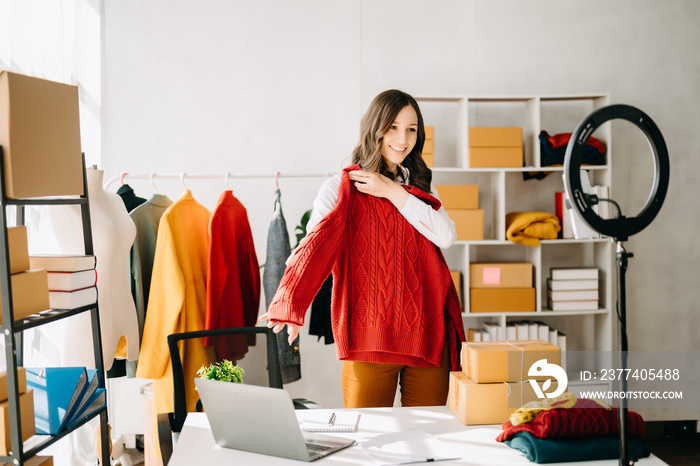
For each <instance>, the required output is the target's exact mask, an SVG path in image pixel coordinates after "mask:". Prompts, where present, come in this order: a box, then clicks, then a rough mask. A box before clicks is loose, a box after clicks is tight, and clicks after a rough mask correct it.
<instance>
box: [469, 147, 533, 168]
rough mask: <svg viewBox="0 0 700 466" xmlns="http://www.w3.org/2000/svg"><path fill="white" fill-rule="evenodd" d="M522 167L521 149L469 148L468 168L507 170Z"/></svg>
mask: <svg viewBox="0 0 700 466" xmlns="http://www.w3.org/2000/svg"><path fill="white" fill-rule="evenodd" d="M522 166H523V148H522V147H470V148H469V167H470V168H493V167H496V168H509V167H522Z"/></svg>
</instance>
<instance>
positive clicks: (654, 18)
mask: <svg viewBox="0 0 700 466" xmlns="http://www.w3.org/2000/svg"><path fill="white" fill-rule="evenodd" d="M104 3H105V4H104V25H105V31H104V40H105V47H104V82H103V112H104V115H105V117H104V119H103V154H102V166H103V168H104V169H105V170H106V178H109V177H110V176H114V175H118V174H121V173H123V172H128V173H141V174H142V173H150V172H154V171H155V172H159V173H179V172H183V171H184V172H188V173H220V174H221V175H222V177H221V181H211V180H210V181H208V182H205V181H198V180H192V181H190V182H188V186H189V187H190V188H191V189H192V191H193V194H194V196H195V198H197V199H199V200H200V201H201V202H202V203H203V204H204V205H206V206H207V207H209V208H213V206H214V203H215V201H216V199H217V197H218V196H219V195H220V193H221V191H222V190H223V188H224V182H223V174H224V173H226V172H246V173H258V172H267V173H271V172H276V171H280V172H282V173H283V174H284V173H294V172H297V173H298V172H308V171H314V172H319V173H324V172H327V171H328V172H337V171H338V170H339V169H340V168H341V167H342V166H344V165H346V164H347V162H348V160H349V158H348V156H349V154H350V151H351V150H352V148H353V146H354V144H355V142H356V138H357V134H358V127H359V119H360V117H361V115H362V113H363V111H364V109H365V108H366V106H367V104H368V103H369V101H370V100H371V99H372V98H373V97H374V95H376V94H377V93H378V92H380V91H382V90H384V89H387V88H401V89H403V90H406V91H408V92H409V93H412V94H415V95H436V94H437V95H443V94H446V95H450V94H467V95H493V94H496V95H510V94H515V95H530V94H576V93H595V92H609V93H610V94H611V99H612V102H613V103H627V104H630V105H634V106H637V107H639V108H640V109H642V110H643V111H645V112H646V113H647V114H648V115H649V116H651V118H652V119H653V120H654V121H655V122H656V123H657V125H658V126H659V127H660V128H661V131H662V133H663V135H664V137H665V139H666V142H667V144H668V148H669V153H670V158H671V185H670V189H669V192H668V196H667V199H666V202H665V204H664V206H663V208H662V210H661V212H660V214H659V216H658V217H657V219H656V220H655V222H654V223H653V224H652V225H651V226H650V227H648V228H647V229H646V230H644V231H643V232H641V233H640V234H638V235H636V236H634V237H632V238H631V239H630V241H629V242H628V243H627V249H628V250H629V251H631V252H634V254H635V257H634V258H633V259H631V260H630V265H629V270H628V275H627V276H628V287H627V290H628V293H627V299H628V326H629V335H630V347H631V349H647V350H691V349H692V350H698V349H700V337H698V333H697V331H696V329H697V328H698V326H699V324H700V317H698V316H699V315H700V313H698V312H697V311H698V308H699V307H700V306H699V305H698V304H697V303H698V302H700V291H698V286H697V285H698V280H697V278H696V277H697V275H696V274H695V273H694V272H695V269H696V267H697V264H698V263H699V262H700V252H699V251H700V248H698V247H697V246H698V240H697V238H696V239H693V238H695V235H696V232H697V231H698V226H699V225H698V218H700V215H698V213H699V212H698V208H697V203H696V202H695V200H696V199H697V198H698V197H699V196H700V183H699V182H698V181H700V180H699V179H698V172H699V171H700V162H699V161H698V157H697V147H699V146H700V133H698V131H697V128H698V127H699V126H700V105H698V103H699V102H700V55H699V54H697V52H696V50H695V47H696V45H697V44H698V43H700V28H698V27H697V22H698V20H700V3H698V2H695V1H692V0H686V1H681V0H669V1H665V2H663V3H661V2H659V1H653V0H646V1H640V0H616V1H614V2H610V1H607V0H592V1H587V2H561V1H556V0H531V1H528V2H522V1H518V0H497V1H494V0H491V1H487V0H443V1H441V2H430V1H427V0H382V1H376V0H374V1H367V0H365V1H362V0H344V1H334V2H328V1H324V0H294V1H289V0H274V1H272V0H265V1H256V2H250V1H240V0H239V1H225V0H204V1H201V0H200V1H194V0H191V1H185V0H180V1H172V0H149V1H146V2H144V1H140V0H104ZM572 130H573V128H572ZM636 131H637V130H635V129H630V128H628V127H625V126H624V125H622V126H620V125H614V126H613V132H614V136H613V140H614V144H615V148H614V159H613V160H612V165H613V181H614V182H613V194H614V196H613V197H614V198H615V199H616V200H618V202H621V203H622V205H623V207H624V206H628V208H629V209H630V210H629V211H627V210H626V211H625V212H626V214H627V215H628V216H633V215H635V214H636V211H635V210H634V209H635V208H637V209H638V208H639V207H641V206H642V205H643V204H644V201H645V200H646V197H645V196H646V195H647V194H648V191H649V189H650V184H649V182H648V181H649V176H650V173H651V171H650V170H651V169H650V162H649V159H650V155H648V149H647V148H646V147H644V144H643V140H640V138H639V137H638V135H637V134H636ZM640 134H641V133H640ZM322 181H323V178H312V179H303V180H301V179H288V178H287V179H286V178H282V179H281V180H280V187H281V189H282V195H283V207H284V212H285V215H286V218H287V222H288V226H289V228H290V232H291V230H292V229H293V228H294V226H295V225H296V224H297V223H298V221H299V218H300V217H301V214H302V213H303V212H304V211H305V210H306V209H308V208H310V205H311V202H312V200H313V197H314V195H315V193H316V190H317V189H318V187H319V186H320V184H321V183H322ZM130 184H131V185H132V186H133V187H134V188H135V189H136V191H137V194H139V195H141V196H145V197H148V195H150V193H151V192H152V188H151V187H150V182H145V181H133V182H130ZM159 187H160V190H161V192H166V193H168V194H169V195H170V196H171V197H172V198H173V199H175V198H176V197H177V196H178V195H179V193H180V191H181V190H182V187H181V186H180V184H179V181H173V182H170V181H167V182H166V181H162V182H159ZM112 188H113V189H116V186H113V187H112ZM233 189H234V194H235V195H236V196H238V197H239V198H240V199H241V201H242V202H243V203H244V205H246V206H247V208H248V212H249V217H250V221H251V226H252V228H253V233H254V239H255V241H256V250H257V253H258V258H259V259H260V262H261V263H263V262H264V261H265V244H266V232H267V226H268V222H269V220H270V215H271V209H272V194H273V191H274V182H273V181H272V180H271V179H263V180H236V181H234V182H233ZM303 335H304V338H303V340H302V374H303V378H302V380H301V381H299V382H295V383H293V384H289V385H288V386H287V388H288V389H289V391H290V392H292V394H293V395H294V396H305V397H308V398H311V399H314V400H316V401H319V402H320V403H321V404H323V405H324V406H326V407H337V406H341V405H342V398H341V394H340V363H339V362H337V361H336V360H335V356H334V350H333V347H332V346H324V345H323V344H322V343H317V342H316V341H315V337H313V338H311V337H309V336H308V335H307V334H306V332H305V331H303ZM251 359H254V357H253V356H251ZM650 416H658V417H660V418H666V419H672V418H679V419H688V418H700V413H688V412H684V413H655V414H650ZM648 418H651V417H648Z"/></svg>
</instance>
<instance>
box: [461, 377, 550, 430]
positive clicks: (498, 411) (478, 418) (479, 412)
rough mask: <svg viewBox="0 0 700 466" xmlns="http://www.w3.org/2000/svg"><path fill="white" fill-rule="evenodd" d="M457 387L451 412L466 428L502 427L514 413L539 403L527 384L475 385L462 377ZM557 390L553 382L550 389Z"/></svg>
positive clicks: (530, 386)
mask: <svg viewBox="0 0 700 466" xmlns="http://www.w3.org/2000/svg"><path fill="white" fill-rule="evenodd" d="M456 385H457V387H458V388H457V393H456V394H455V398H456V401H455V402H454V404H453V405H454V406H455V410H453V411H452V412H454V413H455V414H456V415H457V417H458V418H459V420H460V421H462V423H463V424H465V425H468V426H469V425H483V424H503V423H504V422H506V421H508V419H510V415H511V414H512V413H513V411H515V410H516V409H518V408H519V407H521V406H522V405H524V404H525V403H529V402H531V401H537V400H539V398H538V397H537V395H536V394H535V391H534V389H533V388H532V385H530V383H529V382H512V383H476V382H474V381H473V380H470V379H469V378H466V377H464V378H461V379H458V380H456ZM556 386H557V383H556V381H553V382H552V387H553V389H556ZM548 391H552V388H550V389H549V390H548ZM448 406H449V405H448ZM450 409H452V408H451V407H450Z"/></svg>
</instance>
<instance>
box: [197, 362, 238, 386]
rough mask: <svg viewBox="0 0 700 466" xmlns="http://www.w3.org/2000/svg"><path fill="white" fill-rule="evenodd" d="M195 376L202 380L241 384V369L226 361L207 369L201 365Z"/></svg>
mask: <svg viewBox="0 0 700 466" xmlns="http://www.w3.org/2000/svg"><path fill="white" fill-rule="evenodd" d="M197 375H198V376H200V377H201V378H203V379H209V380H220V381H222V382H233V383H243V369H242V368H240V367H238V366H237V365H235V364H234V363H232V362H231V361H229V360H228V359H224V361H223V362H219V363H215V364H211V365H210V366H209V367H206V366H204V365H202V367H200V368H199V370H198V371H197Z"/></svg>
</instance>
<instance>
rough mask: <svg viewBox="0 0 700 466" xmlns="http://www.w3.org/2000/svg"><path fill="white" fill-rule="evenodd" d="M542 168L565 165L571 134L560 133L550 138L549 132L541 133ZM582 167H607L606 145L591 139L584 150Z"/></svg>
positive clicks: (598, 140)
mask: <svg viewBox="0 0 700 466" xmlns="http://www.w3.org/2000/svg"><path fill="white" fill-rule="evenodd" d="M539 138H540V148H541V154H540V158H541V161H540V162H541V166H543V167H548V166H550V165H563V164H564V155H565V154H566V146H567V145H568V144H569V139H571V133H560V134H555V135H554V136H550V135H549V133H547V131H541V132H540V136H539ZM581 164H582V165H605V144H603V142H602V141H601V140H600V139H596V138H594V137H590V138H589V139H588V142H587V143H586V145H585V147H584V148H583V160H582V161H581Z"/></svg>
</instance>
